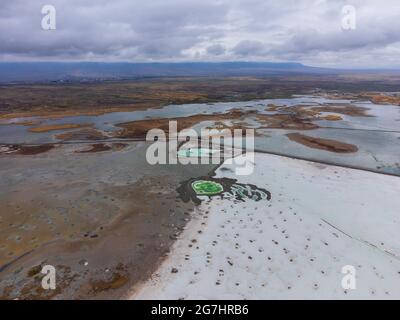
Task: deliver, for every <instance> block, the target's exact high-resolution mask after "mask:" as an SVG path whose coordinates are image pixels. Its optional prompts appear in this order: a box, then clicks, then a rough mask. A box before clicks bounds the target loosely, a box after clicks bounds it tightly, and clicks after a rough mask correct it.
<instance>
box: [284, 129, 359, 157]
mask: <svg viewBox="0 0 400 320" xmlns="http://www.w3.org/2000/svg"><path fill="white" fill-rule="evenodd" d="M287 137H288V138H289V139H290V140H292V141H295V142H297V143H300V144H302V145H305V146H307V147H310V148H313V149H320V150H326V151H330V152H337V153H353V152H357V151H358V148H357V146H355V145H353V144H348V143H344V142H340V141H337V140H332V139H323V138H314V137H310V136H306V135H303V134H301V133H288V134H287Z"/></svg>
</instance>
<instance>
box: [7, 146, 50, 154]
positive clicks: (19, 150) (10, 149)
mask: <svg viewBox="0 0 400 320" xmlns="http://www.w3.org/2000/svg"><path fill="white" fill-rule="evenodd" d="M53 148H54V145H52V144H42V145H37V146H26V145H19V144H13V145H5V146H0V154H13V155H36V154H40V153H45V152H47V151H49V150H51V149H53Z"/></svg>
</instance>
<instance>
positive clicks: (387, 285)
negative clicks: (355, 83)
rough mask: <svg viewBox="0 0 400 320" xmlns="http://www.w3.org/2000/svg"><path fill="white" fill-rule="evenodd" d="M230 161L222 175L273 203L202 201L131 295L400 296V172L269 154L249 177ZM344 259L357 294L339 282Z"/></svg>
mask: <svg viewBox="0 0 400 320" xmlns="http://www.w3.org/2000/svg"><path fill="white" fill-rule="evenodd" d="M228 167H231V168H232V166H231V165H223V166H222V167H221V168H219V169H218V170H217V177H218V178H222V177H227V178H239V181H238V182H240V183H252V184H255V185H257V186H258V187H261V188H265V189H266V190H269V191H270V192H271V193H272V199H271V200H270V201H259V202H255V201H252V200H247V201H245V202H240V201H234V200H230V199H221V198H218V197H216V198H212V199H210V200H209V201H203V202H202V204H201V205H200V206H198V207H197V210H196V211H195V213H194V215H193V218H192V221H191V222H190V223H189V224H188V226H187V228H186V230H185V231H184V232H183V234H182V235H181V237H180V239H178V240H177V242H176V243H175V245H174V247H173V249H172V252H171V254H170V256H169V257H168V258H167V260H166V261H165V262H164V264H163V265H162V266H161V267H160V268H159V270H158V271H157V273H156V274H154V275H153V276H152V278H151V279H150V280H148V281H147V282H146V283H145V284H144V285H143V286H142V287H141V288H139V289H138V290H137V291H136V293H135V294H134V295H133V296H132V298H134V299H181V298H183V299H286V298H288V299H298V298H305V299H330V298H333V299H360V298H361V299H380V298H386V299H391V298H392V299H394V298H396V299H399V298H400V234H399V232H398V230H400V209H399V208H400V197H398V194H399V191H400V178H398V177H393V176H386V175H381V174H376V173H371V172H365V171H360V170H353V169H346V168H340V167H335V166H326V165H320V164H316V163H312V162H307V161H301V160H294V159H290V158H285V157H280V156H274V155H267V154H256V155H255V168H254V173H253V174H252V175H250V176H241V177H237V176H234V174H233V173H232V172H231V171H229V170H226V168H228ZM224 168H225V169H224ZM345 265H352V266H354V267H355V269H356V289H355V290H344V289H343V288H342V286H341V281H342V279H343V277H344V276H345V275H344V274H342V273H341V270H342V267H343V266H345ZM171 270H174V272H171Z"/></svg>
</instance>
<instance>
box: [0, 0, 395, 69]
mask: <svg viewBox="0 0 400 320" xmlns="http://www.w3.org/2000/svg"><path fill="white" fill-rule="evenodd" d="M48 3H51V4H52V5H54V6H55V8H56V10H57V30H52V31H44V30H42V29H41V19H42V14H41V8H42V6H43V5H44V4H48ZM348 3H350V2H349V1H346V0H336V1H329V0H296V1H295V0H286V1H284V2H282V1H280V0H202V1H197V0H152V1H147V2H145V1H140V0H114V1H108V0H107V1H106V0H49V1H44V0H30V1H28V0H2V1H1V3H0V60H4V61H7V60H14V61H17V60H72V61H76V60H89V61H135V62H137V61H197V60H206V61H212V60H215V61H221V60H249V61H298V62H303V63H307V64H311V65H327V66H348V67H354V66H355V67H358V66H359V67H361V66H364V67H365V66H388V67H390V66H396V67H399V66H400V62H399V61H398V60H399V59H398V56H399V53H400V32H398V31H399V30H400V5H399V4H398V0H382V1H379V2H377V1H375V0H353V1H352V4H353V5H354V6H355V8H356V13H357V28H356V30H350V31H344V30H342V28H341V19H342V12H341V10H342V8H343V6H344V5H346V4H348Z"/></svg>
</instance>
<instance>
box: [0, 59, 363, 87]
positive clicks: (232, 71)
mask: <svg viewBox="0 0 400 320" xmlns="http://www.w3.org/2000/svg"><path fill="white" fill-rule="evenodd" d="M346 72H350V71H348V70H347V71H346V70H339V69H328V68H318V67H310V66H306V65H303V64H301V63H273V62H215V63H214V62H188V63H102V62H2V63H0V83H14V82H17V83H19V82H22V83H23V82H49V81H57V82H64V81H66V82H69V81H101V80H118V79H135V78H143V77H184V76H187V77H189V76H211V77H212V76H215V77H223V76H274V75H293V74H315V75H318V74H339V73H346ZM351 72H354V71H351ZM357 72H362V71H360V70H359V71H357Z"/></svg>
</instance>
